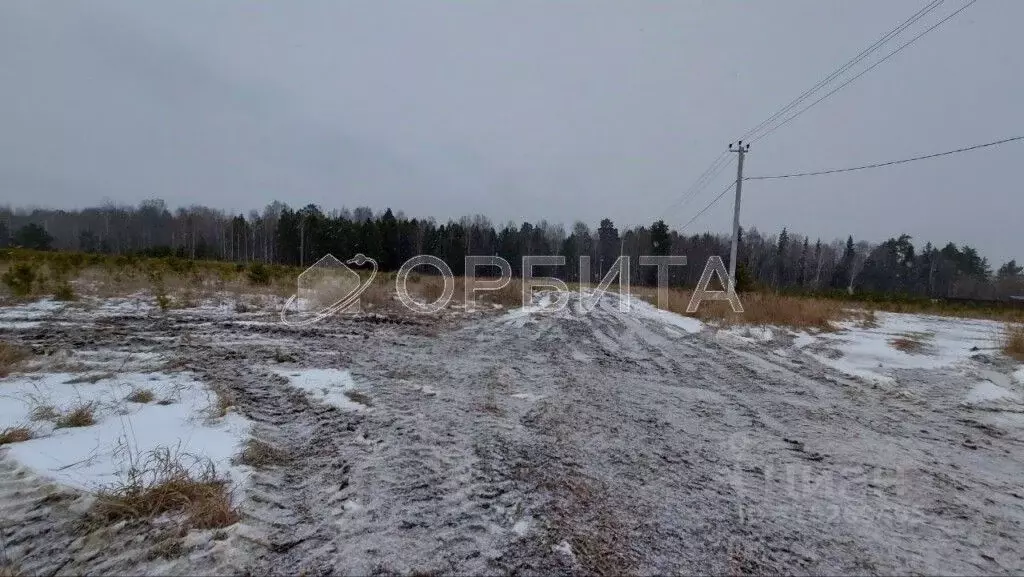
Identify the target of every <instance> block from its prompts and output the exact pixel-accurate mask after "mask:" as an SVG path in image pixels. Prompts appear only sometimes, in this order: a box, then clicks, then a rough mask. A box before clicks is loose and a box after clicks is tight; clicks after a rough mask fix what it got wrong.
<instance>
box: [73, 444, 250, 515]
mask: <svg viewBox="0 0 1024 577" xmlns="http://www.w3.org/2000/svg"><path fill="white" fill-rule="evenodd" d="M168 513H171V514H180V515H182V516H183V517H184V519H185V522H186V524H187V526H188V527H189V528H195V529H214V528H220V527H226V526H228V525H231V524H233V523H235V522H236V521H238V511H237V510H236V509H235V507H234V506H233V505H232V503H231V493H230V491H229V488H228V482H227V480H226V479H224V478H221V477H220V476H218V475H217V472H216V470H215V469H214V466H213V463H212V462H210V461H209V460H202V459H199V458H196V457H192V456H189V455H179V454H177V453H173V452H171V450H170V449H168V448H166V447H161V448H158V449H156V450H154V451H152V452H151V453H149V455H148V456H147V457H146V458H145V459H144V460H143V461H142V462H141V463H133V464H132V466H131V467H130V468H129V470H128V472H127V474H126V476H125V478H123V479H122V480H121V481H119V482H118V483H117V484H115V485H112V486H109V487H105V488H104V489H101V490H100V491H99V493H98V494H97V496H96V501H95V502H94V504H93V507H92V509H91V514H92V517H93V519H95V520H97V521H100V522H104V523H107V524H109V523H116V522H118V521H123V520H131V519H152V518H154V517H158V516H161V515H164V514H168Z"/></svg>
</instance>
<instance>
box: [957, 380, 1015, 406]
mask: <svg viewBox="0 0 1024 577" xmlns="http://www.w3.org/2000/svg"><path fill="white" fill-rule="evenodd" d="M996 401H1010V402H1016V403H1020V402H1021V396H1020V395H1018V394H1017V393H1015V392H1013V391H1010V390H1008V389H1004V388H1003V387H1000V386H999V385H997V384H995V383H993V382H992V381H981V382H980V383H978V384H976V385H974V388H972V389H971V390H970V392H969V393H967V397H966V398H965V399H964V402H965V403H967V404H969V405H977V404H981V403H990V402H996Z"/></svg>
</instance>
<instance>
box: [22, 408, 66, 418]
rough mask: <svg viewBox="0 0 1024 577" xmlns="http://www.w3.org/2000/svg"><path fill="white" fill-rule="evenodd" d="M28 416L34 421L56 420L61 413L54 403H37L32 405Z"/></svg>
mask: <svg viewBox="0 0 1024 577" xmlns="http://www.w3.org/2000/svg"><path fill="white" fill-rule="evenodd" d="M28 418H29V419H31V420H33V421H56V420H57V419H59V418H60V413H59V412H58V411H57V409H55V408H53V405H36V406H35V407H32V411H31V412H29V416H28Z"/></svg>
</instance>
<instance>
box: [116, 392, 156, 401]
mask: <svg viewBox="0 0 1024 577" xmlns="http://www.w3.org/2000/svg"><path fill="white" fill-rule="evenodd" d="M154 398H155V396H154V395H153V391H151V390H149V389H132V391H131V392H130V393H128V396H127V397H125V398H124V399H125V400H126V401H129V402H132V403H151V402H153V399H154Z"/></svg>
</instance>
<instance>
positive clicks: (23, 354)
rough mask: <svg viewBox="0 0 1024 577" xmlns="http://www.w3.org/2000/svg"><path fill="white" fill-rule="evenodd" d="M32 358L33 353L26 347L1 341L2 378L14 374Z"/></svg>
mask: <svg viewBox="0 0 1024 577" xmlns="http://www.w3.org/2000/svg"><path fill="white" fill-rule="evenodd" d="M31 356H32V351H30V350H29V349H27V348H25V347H22V346H18V345H12V344H10V343H5V342H3V341H0V377H6V376H7V375H9V374H11V373H12V372H14V371H15V370H16V369H17V368H18V367H19V366H21V364H22V363H23V362H25V361H26V360H27V359H28V358H29V357H31Z"/></svg>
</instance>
